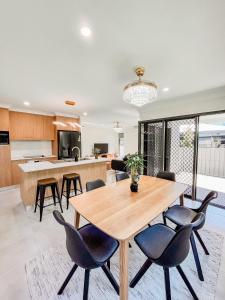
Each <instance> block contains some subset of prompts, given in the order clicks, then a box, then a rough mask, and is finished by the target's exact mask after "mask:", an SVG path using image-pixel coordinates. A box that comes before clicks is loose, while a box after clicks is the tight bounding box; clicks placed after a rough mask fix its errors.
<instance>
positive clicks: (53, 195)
mask: <svg viewBox="0 0 225 300" xmlns="http://www.w3.org/2000/svg"><path fill="white" fill-rule="evenodd" d="M51 190H52V197H53V201H54V205H55V206H56V200H55V187H54V185H51Z"/></svg>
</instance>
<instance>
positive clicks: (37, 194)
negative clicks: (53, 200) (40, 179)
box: [34, 185, 40, 213]
mask: <svg viewBox="0 0 225 300" xmlns="http://www.w3.org/2000/svg"><path fill="white" fill-rule="evenodd" d="M39 192H40V187H39V186H38V185H37V191H36V200H35V208H34V212H35V213H36V210H37V205H38V197H39Z"/></svg>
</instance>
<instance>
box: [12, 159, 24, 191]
mask: <svg viewBox="0 0 225 300" xmlns="http://www.w3.org/2000/svg"><path fill="white" fill-rule="evenodd" d="M25 162H26V160H12V161H11V174H12V185H16V184H20V180H21V174H22V171H21V170H20V168H19V166H18V165H19V164H24V163H25Z"/></svg>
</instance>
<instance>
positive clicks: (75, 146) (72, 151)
mask: <svg viewBox="0 0 225 300" xmlns="http://www.w3.org/2000/svg"><path fill="white" fill-rule="evenodd" d="M74 149H77V150H78V160H79V158H80V148H79V147H77V146H75V147H73V148H72V150H71V151H72V152H73V150H74ZM74 158H75V161H76V155H75V156H74Z"/></svg>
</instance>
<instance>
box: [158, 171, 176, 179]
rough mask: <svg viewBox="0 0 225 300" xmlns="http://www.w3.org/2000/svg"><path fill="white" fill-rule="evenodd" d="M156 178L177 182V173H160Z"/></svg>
mask: <svg viewBox="0 0 225 300" xmlns="http://www.w3.org/2000/svg"><path fill="white" fill-rule="evenodd" d="M156 177H158V178H161V179H166V180H170V181H176V180H175V173H173V172H168V171H160V172H159V173H158V174H157V175H156Z"/></svg>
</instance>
